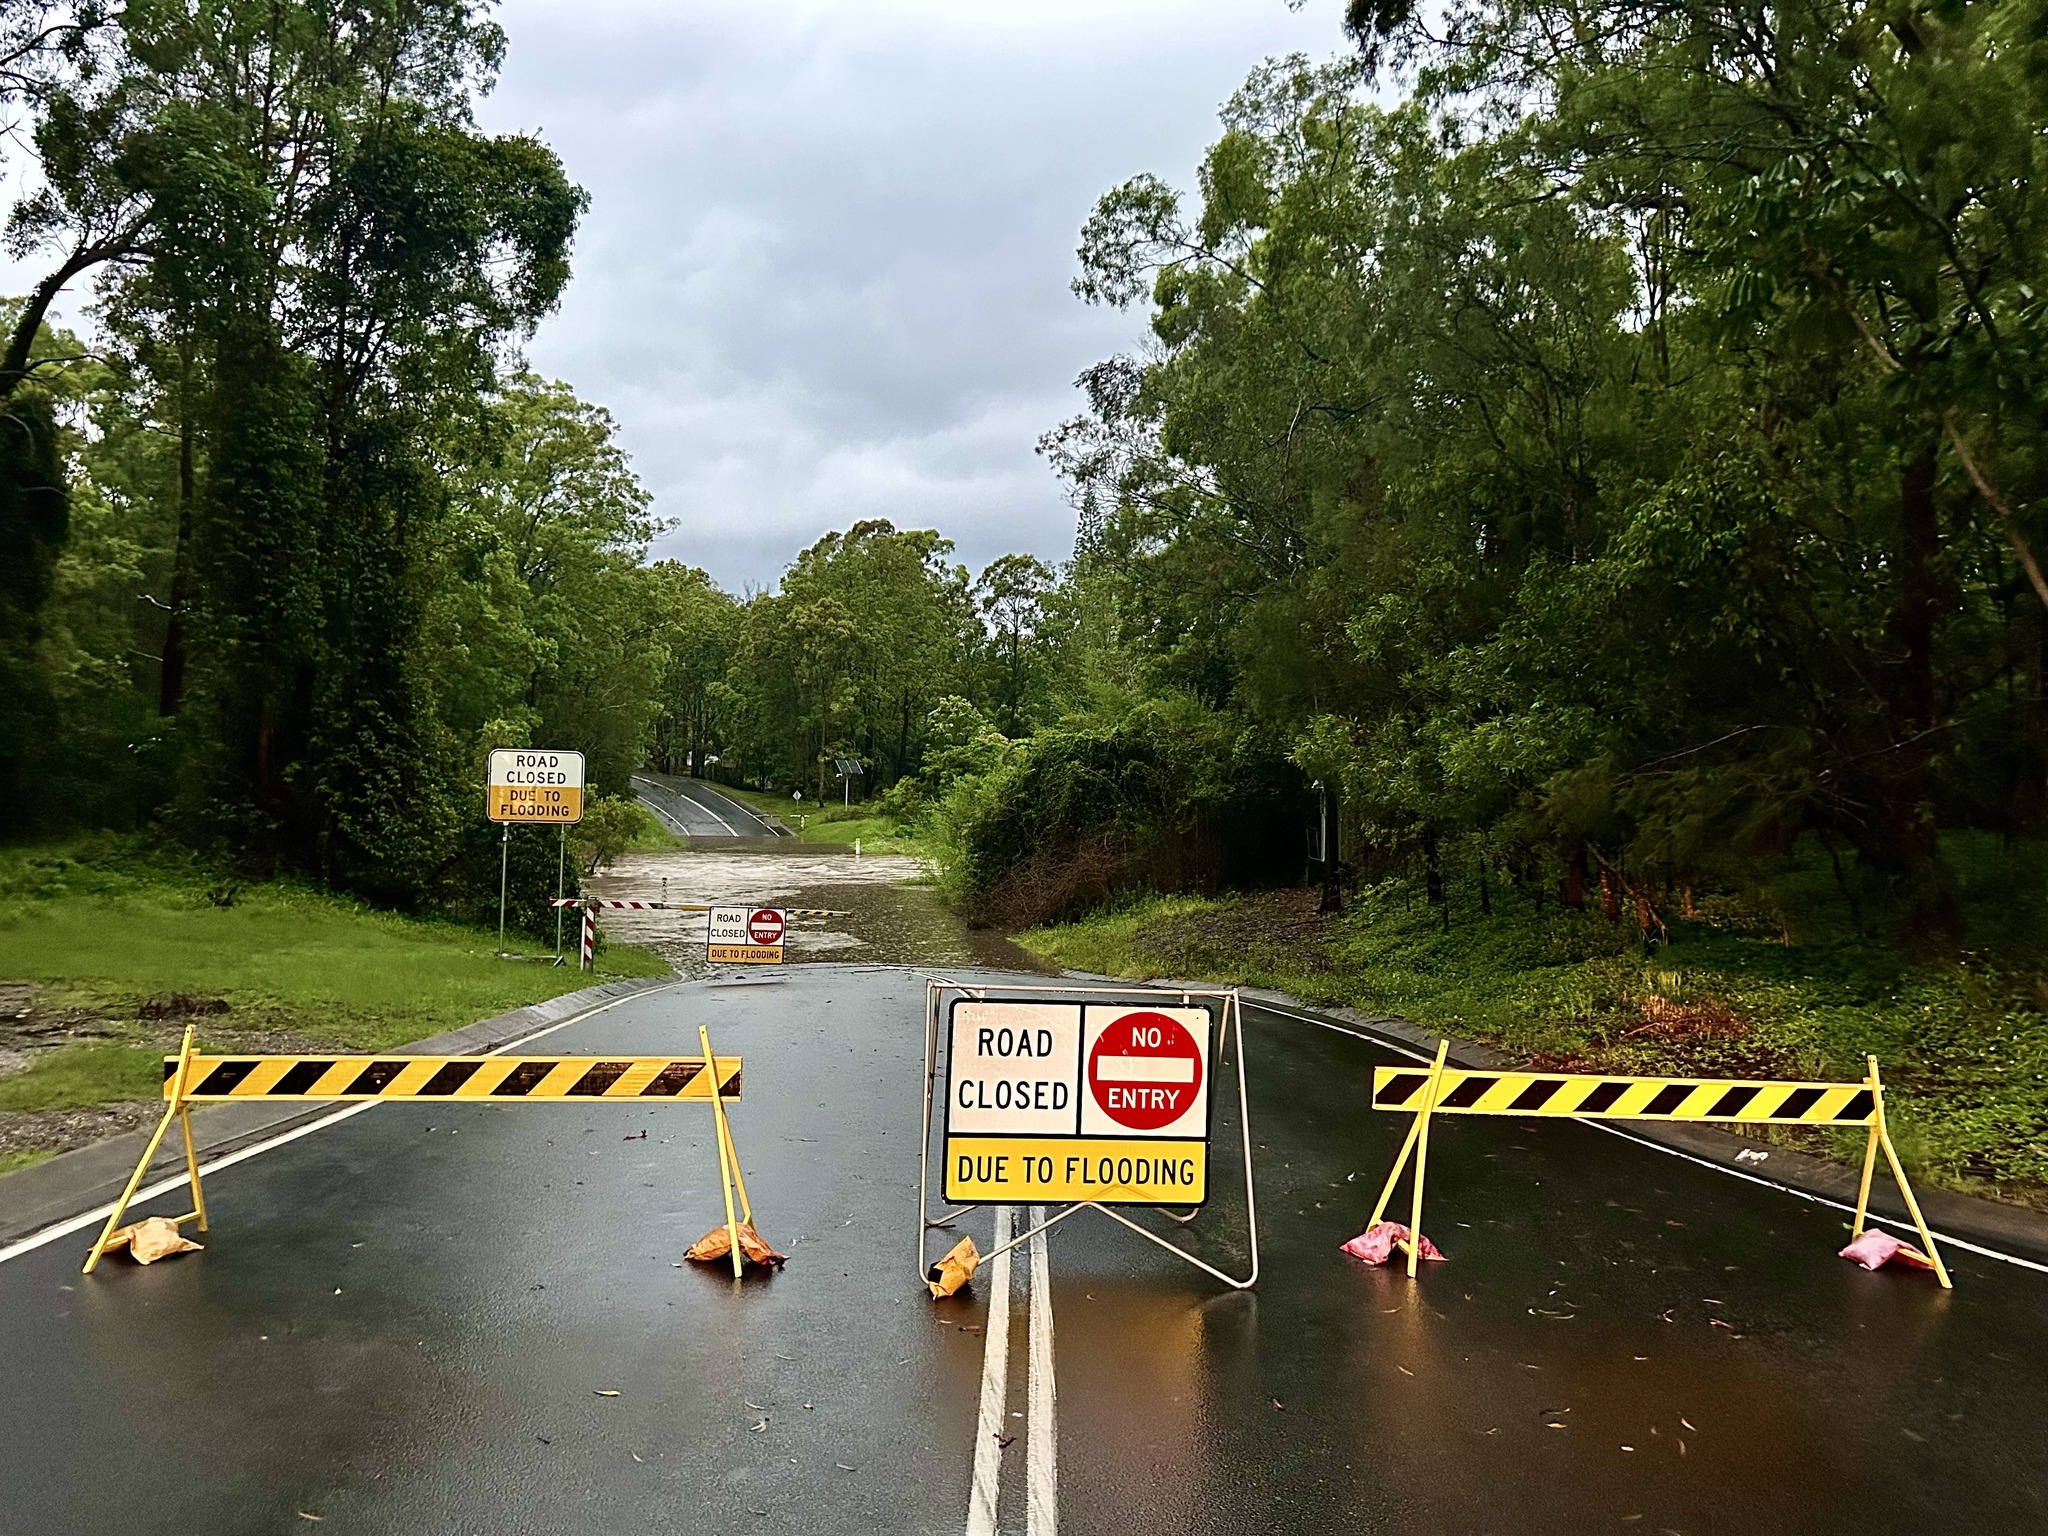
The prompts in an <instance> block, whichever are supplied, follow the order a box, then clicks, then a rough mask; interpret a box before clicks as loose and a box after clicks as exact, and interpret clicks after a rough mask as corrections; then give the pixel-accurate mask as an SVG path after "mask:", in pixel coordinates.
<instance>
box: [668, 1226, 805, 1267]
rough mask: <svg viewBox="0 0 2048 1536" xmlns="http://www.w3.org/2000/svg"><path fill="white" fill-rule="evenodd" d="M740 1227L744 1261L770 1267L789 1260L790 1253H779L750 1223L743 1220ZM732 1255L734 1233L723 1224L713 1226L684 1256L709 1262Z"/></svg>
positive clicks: (691, 1245) (741, 1255)
mask: <svg viewBox="0 0 2048 1536" xmlns="http://www.w3.org/2000/svg"><path fill="white" fill-rule="evenodd" d="M739 1229H740V1258H741V1260H742V1261H743V1262H745V1263H748V1264H758V1265H760V1266H761V1267H762V1268H763V1269H769V1268H772V1267H774V1266H775V1265H777V1264H786V1263H788V1262H789V1255H788V1254H786V1253H777V1252H776V1251H775V1250H774V1249H773V1248H770V1247H769V1246H768V1244H767V1243H766V1242H764V1241H763V1240H762V1238H761V1234H760V1233H758V1232H756V1231H755V1230H754V1229H753V1227H752V1226H750V1225H749V1224H748V1223H746V1222H744V1221H743V1222H741V1223H740V1224H739ZM731 1255H732V1234H731V1233H730V1232H728V1231H726V1229H725V1228H724V1227H722V1226H718V1227H713V1228H712V1229H711V1230H710V1231H709V1232H706V1233H705V1234H704V1235H703V1236H702V1237H700V1238H698V1239H697V1241H696V1242H694V1243H692V1244H690V1246H689V1247H688V1248H687V1249H685V1250H684V1251H683V1257H684V1258H686V1259H695V1260H696V1261H697V1262H698V1263H699V1264H709V1263H712V1262H713V1261H715V1260H718V1259H723V1258H729V1257H730V1256H731Z"/></svg>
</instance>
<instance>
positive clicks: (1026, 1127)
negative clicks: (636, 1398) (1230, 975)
mask: <svg viewBox="0 0 2048 1536" xmlns="http://www.w3.org/2000/svg"><path fill="white" fill-rule="evenodd" d="M947 1038H948V1049H947V1072H946V1136H945V1177H944V1181H943V1182H944V1195H945V1198H946V1199H947V1200H948V1201H950V1202H952V1203H954V1204H956V1205H973V1204H981V1203H984V1202H987V1201H992V1200H1027V1199H1028V1200H1056V1201H1063V1200H1093V1201H1099V1202H1101V1203H1103V1204H1105V1205H1170V1206H1176V1207H1182V1208H1186V1207H1193V1206H1198V1205H1200V1204H1202V1203H1203V1202H1204V1201H1205V1200H1206V1199H1207V1198H1208V1192H1209V1191H1208V1178H1209V1078H1210V1075H1211V1064H1210V1056H1209V1040H1210V1018H1209V1012H1208V1010H1207V1009H1204V1008H1167V1007H1155V1006H1152V1005H1150V1004H1146V1005H1139V1006H1133V1005H1129V1004H1107V1005H1104V1004H1096V1003H1088V1004H1081V1003H1040V1002H1008V1001H996V1000H986V1001H985V1000H980V999H972V998H959V999H956V1000H955V1001H954V1002H953V1004H952V1011H951V1015H950V1019H949V1023H948V1030H947Z"/></svg>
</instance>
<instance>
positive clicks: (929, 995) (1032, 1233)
mask: <svg viewBox="0 0 2048 1536" xmlns="http://www.w3.org/2000/svg"><path fill="white" fill-rule="evenodd" d="M949 994H950V995H952V996H954V997H955V998H966V999H972V1000H974V1001H978V1002H1005V1001H1010V1002H1036V1001H1041V1000H1043V1001H1048V1002H1050V1001H1056V1000H1066V999H1073V1000H1076V1001H1081V1002H1084V1003H1085V1002H1086V1001H1087V1000H1089V999H1094V1000H1098V1001H1103V1002H1108V1001H1119V1002H1123V1003H1126V1004H1129V1005H1131V1006H1133V1007H1143V1006H1145V1003H1146V1002H1152V1001H1159V1002H1164V1001H1168V1000H1171V999H1175V998H1178V999H1179V1000H1180V1006H1182V1007H1184V1008H1192V1007H1194V1006H1195V1005H1196V1003H1197V1001H1198V1000H1200V1001H1206V1002H1214V1003H1216V1004H1218V1005H1220V1006H1219V1008H1218V1015H1217V1019H1216V1028H1215V1031H1214V1033H1213V1035H1212V1037H1211V1046H1210V1049H1211V1052H1212V1055H1213V1058H1214V1060H1213V1061H1212V1063H1211V1071H1212V1072H1213V1071H1214V1068H1215V1067H1216V1066H1217V1065H1220V1064H1221V1063H1222V1060H1223V1057H1224V1054H1225V1051H1226V1049H1227V1047H1228V1044H1229V1042H1230V1040H1231V1039H1232V1038H1233V1036H1234V1037H1235V1039H1236V1042H1237V1053H1236V1057H1237V1059H1236V1065H1237V1120H1238V1133H1239V1137H1240V1140H1241V1144H1242V1148H1243V1156H1244V1217H1245V1236H1246V1239H1247V1241H1248V1242H1249V1245H1250V1249H1251V1265H1252V1267H1251V1273H1250V1274H1248V1275H1246V1276H1245V1277H1244V1278H1243V1279H1239V1278H1238V1277H1237V1276H1235V1275H1229V1274H1225V1273H1224V1272H1223V1271H1222V1270H1220V1269H1218V1268H1216V1266H1215V1265H1213V1264H1210V1263H1208V1262H1207V1261H1206V1260H1203V1259H1200V1258H1197V1257H1196V1256H1195V1255H1194V1254H1192V1253H1189V1252H1188V1251H1187V1250H1186V1249H1185V1248H1182V1247H1179V1246H1178V1245H1176V1244H1174V1243H1172V1242H1169V1241H1168V1240H1167V1239H1166V1238H1164V1237H1161V1236H1160V1235H1159V1234H1158V1233H1157V1232H1154V1231H1151V1230H1150V1229H1148V1228H1146V1227H1143V1226H1141V1225H1139V1224H1138V1223H1137V1222H1135V1221H1133V1220H1132V1219H1131V1218H1130V1217H1128V1216H1126V1215H1124V1213H1123V1212H1122V1211H1119V1210H1116V1209H1114V1208H1113V1207H1112V1206H1110V1205H1108V1204H1105V1203H1103V1202H1101V1201H1096V1200H1077V1201H1074V1202H1073V1203H1072V1204H1069V1205H1066V1206H1063V1207H1062V1208H1061V1209H1060V1210H1058V1211H1057V1212H1055V1213H1054V1214H1053V1215H1051V1216H1049V1217H1047V1218H1046V1220H1044V1221H1043V1222H1041V1223H1039V1224H1038V1225H1037V1226H1035V1227H1032V1228H1031V1229H1030V1230H1029V1231H1026V1232H1021V1233H1019V1234H1017V1235H1016V1236H1014V1237H1012V1238H1011V1239H1010V1240H1009V1241H1008V1242H1005V1243H1001V1244H999V1245H998V1246H997V1247H995V1248H992V1249H990V1250H989V1251H988V1252H987V1253H985V1254H982V1255H981V1256H980V1262H981V1263H984V1264H985V1263H987V1262H988V1261H989V1260H990V1259H994V1258H1000V1257H1001V1256H1002V1255H1004V1254H1006V1253H1008V1252H1009V1251H1010V1250H1011V1249H1012V1248H1015V1247H1018V1246H1019V1245H1020V1244H1023V1243H1026V1242H1028V1241H1030V1240H1031V1239H1032V1238H1034V1237H1036V1236H1037V1235H1038V1234H1039V1233H1041V1232H1044V1231H1047V1230H1049V1229H1050V1228H1052V1227H1056V1226H1058V1225H1059V1224H1060V1223H1061V1222H1063V1221H1065V1220H1066V1219H1067V1218H1068V1217H1069V1216H1072V1215H1073V1214H1074V1213H1075V1212H1077V1211H1089V1210H1092V1211H1100V1212H1101V1213H1102V1214H1103V1215H1105V1216H1107V1217H1108V1218H1109V1219H1110V1220H1111V1221H1114V1222H1116V1223H1117V1224H1118V1225H1119V1226H1124V1227H1128V1228H1130V1230H1131V1231H1133V1232H1135V1233H1137V1234H1138V1235H1139V1236H1140V1237H1142V1238H1144V1239H1145V1240H1146V1241H1147V1242H1149V1243H1153V1244H1155V1245H1157V1246H1158V1247H1161V1248H1164V1249H1165V1250H1166V1251H1167V1252H1168V1253H1170V1254H1172V1255H1173V1256H1174V1257H1175V1258H1178V1259H1182V1260H1185V1261H1186V1262H1187V1263H1189V1264H1192V1265H1193V1266H1194V1267H1195V1268H1196V1269H1199V1270H1201V1271H1202V1272H1203V1273H1204V1274H1206V1275H1210V1276H1212V1277H1214V1278H1215V1279H1217V1280H1220V1281H1222V1282H1223V1283H1224V1284H1225V1285H1227V1286H1229V1287H1230V1288H1231V1289H1232V1290H1235V1291H1248V1290H1250V1289H1251V1288H1252V1287H1253V1286H1254V1285H1256V1284H1258V1280H1259V1208H1258V1196H1257V1193H1256V1191H1255V1190H1254V1188H1253V1184H1252V1118H1251V1097H1250V1094H1249V1092H1248V1091H1247V1090H1246V1088H1245V1080H1244V1008H1243V1005H1242V1004H1241V1003H1240V1002H1239V1000H1238V995H1237V989H1236V988H1234V987H1232V988H1201V987H1194V988H1173V989H1171V990H1169V989H1165V988H1157V987H1149V988H1148V987H1073V986H1048V985H1023V986H1019V985H1014V984H1008V983H1003V984H998V983H974V982H961V981H953V980H950V979H948V978H944V977H938V976H927V977H926V978H925V985H924V1112H923V1121H922V1126H921V1130H920V1134H919V1137H918V1165H917V1271H916V1273H917V1277H918V1280H919V1281H920V1283H922V1282H923V1281H924V1278H925V1271H926V1268H927V1265H928V1256H927V1249H928V1247H929V1243H928V1241H927V1238H926V1234H927V1233H929V1232H931V1231H933V1230H934V1229H944V1228H946V1227H949V1226H951V1224H952V1223H953V1222H954V1221H955V1220H956V1219H957V1218H958V1217H960V1216H962V1215H965V1214H966V1213H968V1212H969V1211H973V1210H976V1209H978V1207H977V1206H974V1205H964V1206H955V1207H954V1208H953V1209H952V1211H951V1212H950V1213H949V1214H945V1213H942V1215H941V1216H940V1217H939V1219H937V1220H934V1219H933V1217H932V1214H931V1166H932V1090H933V1086H934V1084H936V1082H937V1081H938V1072H939V1033H940V1022H941V1020H942V1018H945V1017H947V1016H948V1010H947V1008H946V1007H945V1006H944V1003H945V999H946V998H947V996H948V995H949ZM1016 994H1025V995H1022V996H1019V995H1016ZM1134 999H1137V1000H1138V1001H1133V1000H1134ZM951 1050H952V1046H951V1042H950V1041H949V1042H948V1044H947V1054H948V1058H949V1059H948V1061H947V1063H946V1066H947V1070H948V1071H949V1072H950V1070H951V1067H952V1062H951V1060H950V1056H951ZM1215 1108H1216V1106H1215V1093H1214V1079H1213V1077H1212V1079H1211V1093H1210V1096H1209V1104H1208V1114H1209V1117H1210V1119H1209V1125H1210V1128H1211V1130H1212V1131H1213V1128H1214V1123H1215V1121H1214V1117H1215ZM1203 1190H1204V1194H1205V1197H1206V1194H1207V1191H1208V1183H1207V1176H1206V1174H1205V1175H1204V1182H1203ZM1154 1209H1159V1210H1163V1211H1165V1214H1166V1217H1167V1219H1168V1220H1170V1221H1172V1222H1174V1223H1175V1224H1176V1225H1179V1226H1183V1227H1184V1226H1186V1225H1187V1224H1188V1223H1190V1222H1192V1221H1193V1220H1194V1219H1195V1218H1196V1217H1197V1216H1199V1215H1200V1214H1201V1208H1200V1207H1197V1208H1196V1209H1194V1210H1191V1211H1189V1212H1188V1213H1187V1214H1186V1215H1176V1214H1175V1213H1174V1212H1173V1211H1171V1210H1168V1209H1166V1208H1165V1207H1163V1206H1160V1207H1154Z"/></svg>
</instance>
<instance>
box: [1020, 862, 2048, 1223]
mask: <svg viewBox="0 0 2048 1536" xmlns="http://www.w3.org/2000/svg"><path fill="white" fill-rule="evenodd" d="M1488 904H1489V905H1490V906H1491V908H1492V910H1491V911H1490V912H1489V911H1480V910H1472V911H1463V910H1461V911H1459V912H1458V913H1456V915H1455V917H1454V919H1453V921H1452V922H1451V923H1450V925H1449V927H1448V930H1447V929H1446V926H1445V921H1444V914H1443V909H1442V908H1440V907H1436V906H1432V905H1430V904H1428V903H1427V902H1425V901H1424V900H1423V899H1422V898H1421V895H1420V893H1419V892H1418V891H1411V890H1409V889H1408V887H1407V886H1406V885H1405V884H1402V883H1399V882H1389V883H1388V884H1386V885H1382V886H1378V887H1372V888H1369V889H1367V890H1365V891H1364V892H1362V893H1361V894H1360V895H1359V896H1358V897H1357V898H1355V899H1354V900H1353V901H1351V902H1350V903H1349V909H1348V910H1347V911H1346V912H1344V913H1343V914H1341V915H1325V914H1320V913H1318V912H1317V910H1316V908H1317V893H1316V892H1314V891H1304V890H1284V891H1268V892H1260V893H1255V894H1251V895H1243V896H1226V897H1220V898H1214V899H1209V898H1198V897H1185V896H1173V897H1149V898H1145V899H1142V900H1139V901H1135V902H1133V903H1131V904H1129V905H1126V906H1123V907H1120V908H1117V909H1115V910H1112V911H1107V912H1103V913H1099V914H1096V915H1094V916H1091V917H1087V918H1084V919H1082V920H1079V921H1077V922H1073V923H1069V924H1063V925H1061V926H1057V927H1049V928H1039V929H1034V930H1031V931H1029V932H1026V933H1024V934H1021V935H1019V936H1018V942H1019V943H1020V944H1021V945H1023V946H1024V947H1025V948H1026V949H1028V950H1030V951H1032V952H1033V953H1035V954H1038V955H1040V956H1042V957H1044V958H1045V959H1046V960H1048V961H1051V962H1053V963H1055V964H1058V965H1061V966H1065V967H1068V968H1070V969H1074V970H1082V971H1091V972H1096V973H1099V974H1103V975H1110V976H1120V977H1127V978H1132V979H1151V978H1157V977H1176V978H1185V979H1196V978H1200V979H1204V980H1210V981H1217V982H1223V983H1229V984H1236V985H1243V986H1258V987H1269V988H1272V989H1275V990H1276V991H1280V992H1284V993H1287V994H1289V995H1291V996H1293V997H1297V998H1300V999H1302V1000H1303V1001H1304V1002H1308V1003H1311V1004H1319V1005H1331V1006H1342V1007H1349V1008H1355V1009H1359V1010H1362V1011H1365V1012H1368V1013H1376V1014H1389V1015H1396V1016H1399V1017H1401V1018H1405V1019H1407V1020H1410V1021H1412V1022H1413V1023H1415V1024H1418V1025H1420V1026H1422V1027H1424V1028H1427V1029H1431V1030H1436V1031H1440V1032H1441V1033H1444V1034H1447V1035H1451V1036H1453V1037H1456V1038H1459V1039H1464V1040H1471V1041H1476V1042H1480V1043H1483V1044H1486V1045H1489V1046H1491V1047H1493V1048H1495V1049H1497V1050H1499V1051H1501V1052H1503V1053H1504V1054H1506V1055H1507V1056H1509V1057H1510V1058H1512V1059H1514V1060H1516V1061H1519V1062H1523V1063H1526V1064H1530V1065H1535V1066H1538V1067H1544V1068H1549V1069H1551V1070H1557V1071H1589V1072H1616V1073H1628V1074H1636V1075H1645V1076H1650V1075H1658V1074H1669V1075H1674V1076H1714V1077H1738V1076H1767V1077H1813V1078H1822V1077H1826V1078H1840V1079H1852V1078H1857V1077H1860V1076H1862V1073H1863V1058H1864V1055H1865V1054H1866V1053H1873V1054H1875V1055H1876V1056H1877V1057H1878V1058H1879V1060H1880V1061H1881V1062H1882V1064H1883V1067H1884V1072H1885V1080H1886V1082H1887V1084H1888V1085H1889V1088H1890V1094H1889V1097H1888V1103H1889V1104H1890V1106H1891V1111H1892V1123H1893V1127H1894V1133H1895V1135H1896V1137H1897V1139H1898V1141H1899V1143H1900V1149H1901V1153H1902V1155H1903V1156H1904V1158H1905V1160H1906V1162H1907V1163H1908V1165H1909V1166H1910V1167H1911V1169H1912V1171H1913V1173H1914V1175H1915V1177H1916V1178H1922V1179H1926V1180H1928V1181H1930V1182H1932V1183H1936V1184H1939V1185H1944V1186H1946V1187H1948V1188H1951V1189H1955V1190H1960V1191H1964V1192H1967V1193H1971V1194H1976V1195H1981V1196H1986V1197H1989V1198H1994V1199H1998V1200H2003V1201H2007V1202H2010V1203H2014V1204H2020V1205H2027V1206H2031V1207H2034V1208H2036V1209H2048V990H2044V987H2043V983H2042V982H2041V980H2040V978H2039V977H2038V975H2037V974H2034V973H2032V972H2029V971H2025V970H2021V969H2018V968H2016V967H2012V966H2009V965H2008V966H2001V965H1999V964H1997V963H1995V962H1994V961H1992V960H1991V959H1989V958H1987V957H1985V956H1983V955H1978V954H1964V955H1960V956H1957V957H1953V958H1950V959H1947V960H1943V961H1939V962H1930V961H1922V962H1915V961H1914V960H1912V959H1909V958H1908V957H1907V956H1906V955H1904V954H1903V953H1901V952H1899V951H1898V950H1897V949H1895V948H1891V947H1887V946H1885V945H1883V944H1879V943H1874V942H1864V941H1855V940H1850V939H1844V938H1842V937H1839V936H1835V935H1828V936H1826V937H1823V938H1813V939H1802V938H1801V937H1800V936H1799V935H1798V934H1797V933H1795V932H1793V931H1791V930H1790V929H1788V928H1787V926H1786V925H1785V924H1784V923H1783V922H1782V920H1781V919H1779V918H1778V917H1777V916H1776V915H1775V914H1773V913H1770V912H1766V911H1764V910H1762V909H1759V908H1754V907H1748V906H1745V905H1744V904H1742V903H1740V902H1737V901H1734V900H1732V899H1723V900H1718V901H1714V900H1709V901H1703V902H1702V903H1701V904H1700V906H1699V908H1698V915H1697V917H1696V918H1695V920H1692V921H1684V922H1680V921H1674V922H1672V924H1671V927H1670V937H1669V940H1668V942H1663V943H1659V944H1657V945H1655V946H1654V947H1646V946H1645V944H1644V943H1643V941H1642V938H1641V936H1640V935H1639V934H1638V933H1637V932H1636V930H1635V929H1634V928H1633V927H1632V926H1630V925H1629V924H1627V923H1626V922H1623V923H1619V924H1615V923H1609V922H1607V921H1606V920H1605V919H1604V918H1603V917H1602V916H1601V914H1600V912H1599V911H1598V909H1597V905H1596V906H1595V907H1593V908H1591V909H1589V910H1586V911H1573V910H1569V909H1560V908H1559V907H1557V906H1556V904H1555V903H1554V902H1553V903H1548V904H1547V906H1546V908H1545V909H1542V910H1539V909H1537V908H1535V907H1534V906H1533V905H1532V904H1531V903H1530V902H1529V901H1528V900H1527V899H1526V897H1522V896H1519V895H1516V896H1514V897H1512V898H1510V897H1509V896H1508V895H1506V894H1503V893H1494V894H1493V896H1492V897H1491V898H1490V900H1489V903H1488ZM1755 1134H1757V1135H1758V1136H1759V1138H1761V1139H1768V1140H1770V1141H1771V1142H1773V1143H1775V1144H1778V1145H1782V1146H1787V1147H1791V1148H1795V1149H1797V1150H1799V1151H1802V1152H1806V1153H1810V1154H1815V1155H1820V1156H1825V1157H1831V1158H1834V1159H1836V1160H1839V1161H1852V1160H1854V1159H1856V1158H1859V1157H1860V1156H1861V1154H1862V1150H1863V1143H1862V1137H1861V1133H1860V1132H1858V1133H1851V1132H1827V1131H1819V1130H1814V1131H1807V1130H1803V1129H1791V1130H1786V1129H1772V1130H1768V1131H1760V1132H1757V1133H1755Z"/></svg>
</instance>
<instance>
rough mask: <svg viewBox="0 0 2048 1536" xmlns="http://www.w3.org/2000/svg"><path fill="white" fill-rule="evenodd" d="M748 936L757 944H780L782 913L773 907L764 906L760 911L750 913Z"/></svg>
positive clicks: (748, 915)
mask: <svg viewBox="0 0 2048 1536" xmlns="http://www.w3.org/2000/svg"><path fill="white" fill-rule="evenodd" d="M747 937H748V938H750V939H752V940H753V941H754V942H755V943H756V944H780V943H781V942H782V914H781V913H780V912H778V911H776V910H775V909H774V908H773V907H763V908H761V910H760V911H758V912H750V913H748V914H747Z"/></svg>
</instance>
